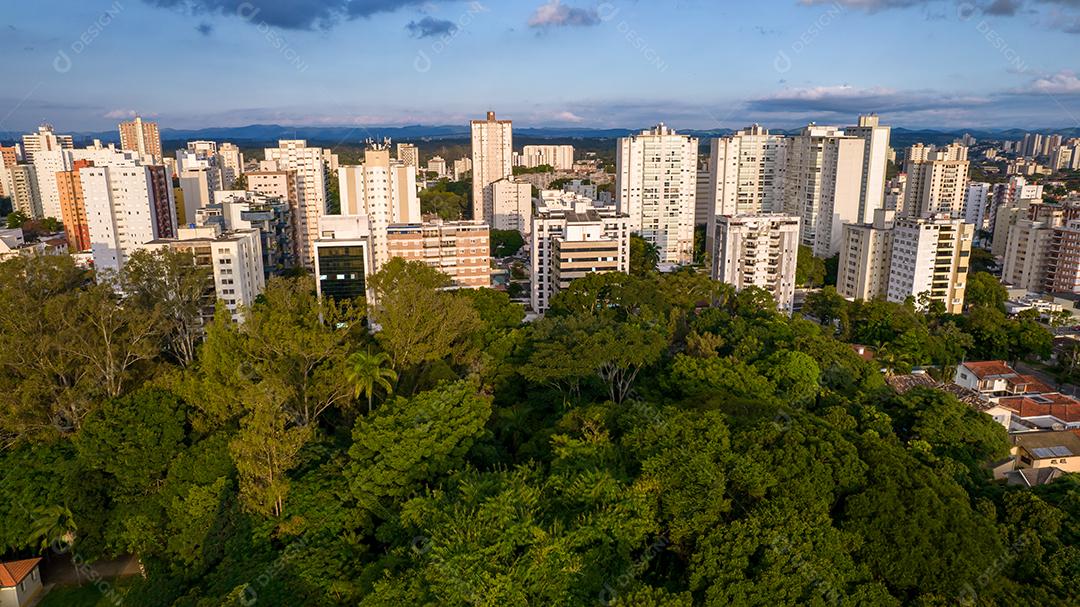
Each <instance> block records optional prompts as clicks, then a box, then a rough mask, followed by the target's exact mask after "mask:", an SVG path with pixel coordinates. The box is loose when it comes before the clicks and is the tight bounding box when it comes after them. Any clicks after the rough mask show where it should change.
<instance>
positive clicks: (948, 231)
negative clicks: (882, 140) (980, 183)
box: [887, 215, 975, 314]
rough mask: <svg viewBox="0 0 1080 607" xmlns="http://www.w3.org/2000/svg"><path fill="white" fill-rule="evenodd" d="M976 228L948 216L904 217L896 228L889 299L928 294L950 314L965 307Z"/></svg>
mask: <svg viewBox="0 0 1080 607" xmlns="http://www.w3.org/2000/svg"><path fill="white" fill-rule="evenodd" d="M974 234H975V227H974V226H972V225H971V224H967V223H964V222H963V220H960V219H951V218H949V217H948V216H944V215H939V216H934V217H925V218H923V217H919V218H916V217H903V218H900V219H898V220H897V221H896V225H895V227H894V228H893V240H892V255H891V262H890V266H891V275H890V277H889V289H888V295H887V297H888V300H889V301H893V302H898V303H900V302H903V301H905V300H906V299H907V298H908V297H914V298H915V300H916V301H918V299H919V297H920V296H922V295H923V294H926V295H928V296H929V297H930V299H931V300H932V301H940V302H942V303H943V304H944V305H945V310H946V311H947V312H949V313H950V314H959V313H961V312H963V309H964V294H965V291H966V288H967V275H968V268H969V265H970V260H971V241H972V238H973V237H974Z"/></svg>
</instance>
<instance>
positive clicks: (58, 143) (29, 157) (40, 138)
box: [22, 123, 75, 164]
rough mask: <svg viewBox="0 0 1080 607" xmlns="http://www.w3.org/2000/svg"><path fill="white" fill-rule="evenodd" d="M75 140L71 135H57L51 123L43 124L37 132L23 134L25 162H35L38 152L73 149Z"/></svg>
mask: <svg viewBox="0 0 1080 607" xmlns="http://www.w3.org/2000/svg"><path fill="white" fill-rule="evenodd" d="M74 148H75V142H74V140H73V139H72V137H71V135H57V134H56V133H55V132H54V131H53V127H52V125H51V124H47V123H46V124H42V125H41V126H39V127H38V130H37V132H36V133H30V134H27V135H23V136H22V151H23V162H25V163H26V164H34V159H35V156H36V155H37V153H38V152H43V151H53V150H71V149H74Z"/></svg>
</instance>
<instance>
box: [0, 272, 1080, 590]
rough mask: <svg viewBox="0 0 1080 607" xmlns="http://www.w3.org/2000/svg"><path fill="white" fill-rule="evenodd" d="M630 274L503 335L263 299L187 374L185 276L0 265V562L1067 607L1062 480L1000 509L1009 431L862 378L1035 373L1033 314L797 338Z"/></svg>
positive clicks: (1078, 504) (394, 583)
mask: <svg viewBox="0 0 1080 607" xmlns="http://www.w3.org/2000/svg"><path fill="white" fill-rule="evenodd" d="M645 266H646V267H641V268H639V270H640V271H639V272H638V273H636V274H635V275H628V274H620V273H608V274H601V275H595V274H594V275H589V276H586V277H584V278H582V279H579V280H577V281H574V282H573V283H572V284H571V286H570V287H569V288H567V289H565V290H563V291H561V292H560V293H559V294H558V295H557V296H556V297H554V298H553V300H552V302H551V304H552V305H551V308H550V310H549V312H548V313H547V315H546V316H545V317H544V318H541V319H537V320H534V321H532V322H530V323H528V324H523V321H524V310H523V309H522V307H521V306H519V305H515V304H512V303H511V302H510V299H509V297H508V296H507V295H506V294H505V293H500V292H497V291H493V290H478V291H453V290H446V287H448V286H449V282H448V280H447V277H446V276H445V275H444V274H442V273H440V272H438V271H436V270H433V269H431V268H429V267H427V266H426V265H424V264H420V263H408V262H405V261H403V260H397V261H394V262H392V263H390V264H387V266H386V267H385V268H384V269H383V271H382V272H380V273H379V274H377V275H376V276H373V277H372V279H371V284H372V289H373V292H374V293H375V295H376V297H377V300H375V301H374V302H373V304H372V306H371V308H370V310H369V309H367V307H366V305H365V302H361V301H349V302H333V301H319V300H318V299H317V298H316V297H315V296H314V292H313V291H314V290H313V284H312V282H311V279H310V278H303V277H301V278H293V279H276V280H272V281H271V282H270V284H269V285H268V286H267V289H266V291H265V293H264V294H263V296H262V297H260V298H259V299H258V301H257V303H255V304H254V305H252V306H251V307H250V308H248V309H244V310H241V311H240V316H241V318H242V320H243V322H242V323H239V324H238V323H234V322H233V320H232V316H233V315H232V313H231V312H230V311H229V310H226V309H224V308H220V309H219V310H218V311H217V314H216V316H215V318H214V320H213V322H211V323H209V324H208V325H207V326H206V327H201V326H200V327H198V331H195V332H194V333H193V335H194V339H193V342H192V343H194V344H195V347H194V348H193V349H192V350H191V354H189V355H188V359H187V360H185V358H184V355H183V354H182V352H183V350H182V349H180V348H177V347H176V345H175V344H176V342H175V340H176V339H177V336H178V335H179V334H180V333H182V331H181V329H182V328H183V327H184V326H185V325H184V321H185V319H186V320H191V318H193V317H191V316H184V314H183V313H184V312H185V311H186V312H188V313H190V312H192V311H193V310H194V309H195V307H193V306H194V305H195V303H196V302H198V301H199V299H200V298H199V294H200V293H201V292H202V291H201V290H200V289H199V288H196V287H198V286H199V283H200V282H201V281H200V280H196V279H195V277H196V275H194V274H192V275H191V276H188V278H189V279H190V285H189V286H190V287H191V288H190V289H188V288H183V289H181V288H180V287H179V286H177V285H180V284H184V282H183V281H180V278H181V277H182V275H184V273H185V272H186V271H187V270H189V269H190V268H189V267H188V266H187V264H186V262H185V260H184V259H182V258H180V257H177V258H175V259H173V260H169V259H164V258H160V257H159V258H153V257H150V256H147V257H141V258H140V259H137V260H136V261H135V265H134V266H132V267H131V268H129V270H128V274H127V275H126V276H125V275H121V276H119V277H116V278H117V279H118V280H121V281H127V284H128V285H130V286H129V287H127V288H125V292H127V299H120V298H118V297H117V296H116V295H115V293H113V291H112V289H111V287H109V286H104V287H103V286H98V285H96V284H94V283H93V282H92V281H89V280H88V278H89V276H88V275H87V273H85V272H82V271H80V270H78V269H77V268H75V267H74V266H73V265H71V264H70V262H69V261H65V260H61V259H53V258H43V259H40V260H14V261H11V262H7V263H4V264H0V329H2V330H0V438H2V439H3V442H2V443H0V545H2V546H3V548H0V550H3V551H4V552H5V558H7V557H8V556H12V557H22V556H27V555H30V554H34V553H37V552H40V551H41V546H42V544H43V543H45V544H49V543H53V542H60V543H68V542H73V543H74V551H75V553H76V554H79V555H80V556H82V557H83V558H86V559H95V558H102V557H116V556H122V555H134V556H135V557H137V558H138V559H139V562H140V563H141V564H142V565H143V566H144V567H145V570H146V577H145V579H144V578H143V577H142V576H133V577H132V578H129V579H127V580H125V581H124V582H123V583H122V586H123V590H124V594H123V598H124V601H125V602H126V603H129V604H138V605H148V606H151V607H158V606H160V607H202V606H210V605H236V606H239V605H245V604H250V603H251V602H252V600H256V601H257V602H258V603H259V604H260V605H282V606H286V605H289V606H291V605H312V606H316V607H324V606H325V607H335V606H339V605H365V606H387V607H389V606H394V607H397V606H398V605H453V606H466V605H490V606H493V607H494V606H502V605H592V604H597V603H599V604H613V605H647V606H664V607H688V606H689V605H699V604H700V605H804V604H807V605H833V604H839V605H852V606H854V605H885V606H899V605H924V606H928V605H954V604H958V603H964V602H965V600H966V599H969V598H971V597H973V596H975V595H977V597H978V601H979V603H978V604H982V605H1016V604H1038V605H1061V606H1064V605H1073V604H1077V603H1078V602H1080V593H1078V591H1077V585H1076V584H1075V579H1076V572H1077V571H1078V570H1080V564H1078V563H1080V558H1078V556H1077V555H1078V549H1077V547H1078V546H1080V481H1078V480H1077V479H1076V478H1075V475H1068V476H1066V477H1065V478H1063V479H1060V480H1058V481H1055V482H1054V483H1053V484H1051V485H1049V486H1046V487H1039V488H1036V489H1029V488H1022V487H1006V486H1004V485H1003V484H999V483H994V481H992V479H991V478H990V475H989V472H988V470H987V467H986V465H987V464H988V463H990V462H991V461H994V460H997V459H999V458H1001V457H1002V456H1003V455H1004V454H1006V453H1007V452H1008V449H1009V443H1008V440H1007V437H1006V434H1005V432H1004V430H1003V429H1002V428H1001V427H1000V426H998V425H997V424H996V423H994V421H993V420H992V419H991V418H990V417H989V416H986V415H985V414H983V413H979V412H977V411H975V410H973V409H972V408H970V407H968V406H967V405H965V404H963V403H961V402H959V401H957V400H956V399H955V398H954V397H952V396H950V395H948V394H946V393H944V392H942V391H938V390H930V389H916V390H911V391H909V392H907V393H906V394H904V395H897V394H895V393H893V392H892V391H891V390H889V389H888V388H887V387H886V386H885V384H884V381H883V377H882V373H881V372H880V370H881V369H882V368H884V369H885V370H886V372H901V371H904V370H906V369H908V368H911V367H913V366H917V365H931V366H937V367H938V368H939V369H940V371H937V373H939V374H940V375H944V374H946V373H948V372H949V371H950V370H951V368H953V366H954V365H955V364H956V362H957V361H959V360H964V359H968V358H994V357H996V358H1010V359H1016V358H1026V357H1042V356H1045V355H1047V354H1048V353H1049V349H1050V345H1051V341H1050V334H1049V332H1048V331H1046V329H1045V328H1043V327H1042V326H1041V325H1040V324H1039V323H1038V321H1037V319H1035V318H1034V317H1033V316H1032V315H1027V314H1025V315H1020V316H1019V317H1017V318H1007V317H1005V315H1004V313H1003V312H1002V311H1001V310H1000V309H998V307H997V305H996V304H995V303H994V302H995V299H994V297H988V298H986V299H985V302H984V303H980V304H978V305H973V306H972V307H971V309H970V311H969V312H968V313H967V314H965V315H950V314H946V313H945V312H944V310H943V309H935V308H933V307H929V306H927V307H925V308H917V307H916V302H914V301H910V302H906V303H904V304H895V303H889V302H882V301H870V302H862V301H857V302H847V301H844V300H843V298H840V297H839V296H838V295H837V294H836V291H835V289H832V288H828V287H826V288H825V289H823V290H822V291H821V292H820V293H817V294H815V295H813V296H812V297H811V298H810V299H809V300H808V302H807V308H808V311H807V314H808V317H814V318H817V319H819V320H821V321H822V322H821V323H818V322H813V321H811V320H808V319H803V318H799V317H795V318H789V317H787V316H785V315H782V314H780V313H778V312H777V311H776V308H775V302H774V301H773V300H772V297H771V296H770V295H769V294H768V293H767V292H765V291H763V290H761V289H754V288H748V289H744V290H742V291H740V292H738V293H736V292H735V291H734V289H733V288H731V287H730V286H729V285H724V284H720V283H717V282H715V281H712V280H710V279H709V277H708V276H706V275H704V274H702V273H699V272H695V271H693V269H684V270H681V271H678V272H673V273H666V274H660V273H659V272H656V271H655V264H653V265H652V267H651V268H650V267H648V264H645ZM174 279H176V280H175V281H174ZM988 286H992V285H988ZM174 291H180V292H174ZM923 303H924V304H925V303H926V302H923ZM921 310H922V311H921ZM177 319H179V320H177ZM849 342H851V343H861V344H865V345H867V346H870V347H871V348H872V349H873V350H874V351H875V352H876V359H875V360H874V361H865V360H863V359H862V357H860V356H859V355H857V354H856V353H855V352H854V351H853V350H852V348H851V347H850V345H849ZM1069 356H1070V355H1069V353H1068V352H1065V353H1063V354H1062V356H1061V357H1060V359H1061V360H1063V362H1061V364H1062V365H1065V366H1066V367H1067V366H1069V365H1072V363H1070V362H1069V361H1070V358H1069ZM117 361H120V362H117ZM1078 364H1080V363H1078ZM1073 366H1075V365H1073ZM391 390H392V395H391ZM365 396H366V397H367V399H368V402H369V406H368V407H363V406H362V404H359V403H357V400H361V401H362V400H363V397H365ZM376 397H380V399H381V400H383V402H381V403H379V406H377V407H375V406H374V404H375V403H374V401H375V400H376ZM988 572H990V573H989V574H988ZM110 583H113V581H110ZM973 593H974V594H973ZM58 596H61V595H58ZM62 596H65V598H69V597H70V600H72V601H76V600H83V598H84V597H79V596H77V595H71V594H68V595H62Z"/></svg>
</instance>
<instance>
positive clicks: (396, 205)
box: [338, 143, 420, 272]
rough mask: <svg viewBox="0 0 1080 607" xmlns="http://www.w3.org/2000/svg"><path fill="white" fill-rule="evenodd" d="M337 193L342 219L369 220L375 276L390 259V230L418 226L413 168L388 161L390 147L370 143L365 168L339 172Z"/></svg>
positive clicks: (365, 156) (347, 167)
mask: <svg viewBox="0 0 1080 607" xmlns="http://www.w3.org/2000/svg"><path fill="white" fill-rule="evenodd" d="M338 190H339V192H340V195H341V214H342V215H365V216H367V218H368V228H369V230H370V232H371V241H372V249H371V254H372V260H373V263H374V265H373V271H376V272H377V271H379V270H380V269H381V268H382V267H383V265H385V264H386V262H388V261H390V258H391V257H392V255H391V254H390V249H389V240H388V234H387V229H388V228H389V226H391V225H394V224H412V223H419V222H420V199H419V197H418V196H417V194H416V165H409V164H405V163H404V162H402V161H401V160H393V159H391V158H390V148H389V146H387V145H385V144H374V143H373V144H371V145H369V146H368V149H367V150H366V151H365V152H364V164H361V165H357V166H341V167H339V168H338Z"/></svg>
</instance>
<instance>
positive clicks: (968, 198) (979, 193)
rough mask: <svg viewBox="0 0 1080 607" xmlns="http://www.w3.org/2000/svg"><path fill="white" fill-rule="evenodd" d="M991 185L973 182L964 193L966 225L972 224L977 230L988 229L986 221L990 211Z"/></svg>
mask: <svg viewBox="0 0 1080 607" xmlns="http://www.w3.org/2000/svg"><path fill="white" fill-rule="evenodd" d="M990 191H991V185H990V184H989V183H983V182H977V181H973V182H970V183H968V185H967V190H966V191H965V193H964V212H963V217H964V223H970V224H972V225H974V226H975V229H976V230H982V229H985V228H986V219H987V216H988V214H989V210H990Z"/></svg>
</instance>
